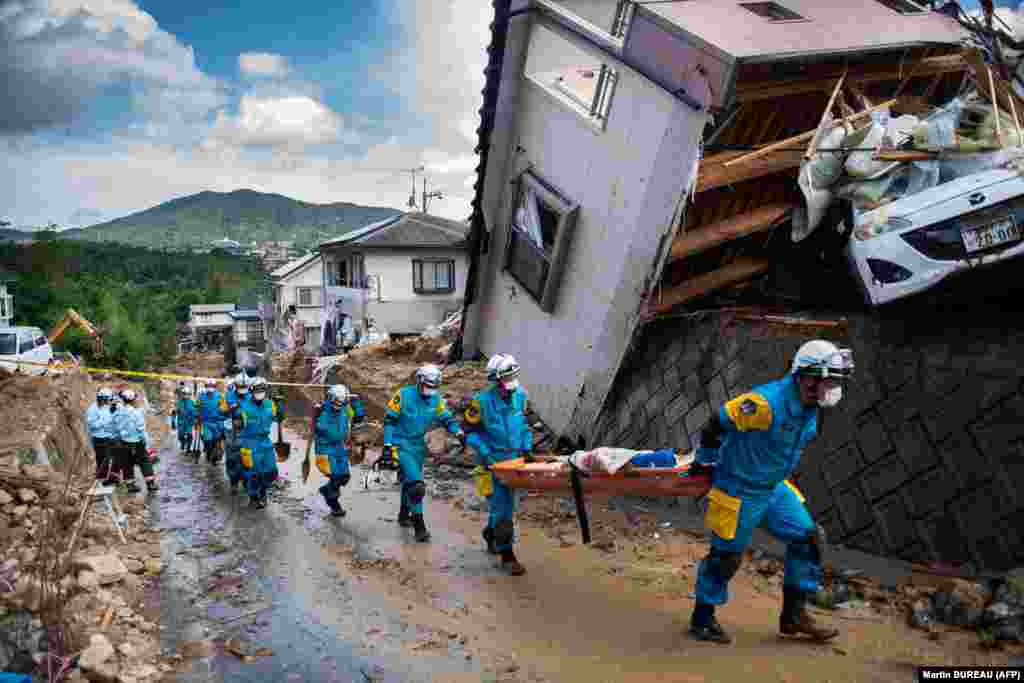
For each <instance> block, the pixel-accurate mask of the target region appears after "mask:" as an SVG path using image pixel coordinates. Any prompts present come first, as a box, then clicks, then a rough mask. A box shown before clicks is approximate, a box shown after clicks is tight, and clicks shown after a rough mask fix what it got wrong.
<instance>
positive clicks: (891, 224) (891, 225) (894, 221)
mask: <svg viewBox="0 0 1024 683" xmlns="http://www.w3.org/2000/svg"><path fill="white" fill-rule="evenodd" d="M913 225H914V222H913V221H910V220H907V219H906V218H899V217H898V216H893V217H891V218H887V219H886V220H884V221H881V220H874V221H872V220H869V221H868V222H866V223H864V224H863V225H861V226H858V227H857V228H856V229H854V231H853V236H854V237H856V238H857V239H859V240H861V241H862V242H863V241H865V240H869V239H872V238H874V237H878V236H879V235H884V234H886V233H887V232H892V231H893V230H903V229H905V228H909V227H912V226H913Z"/></svg>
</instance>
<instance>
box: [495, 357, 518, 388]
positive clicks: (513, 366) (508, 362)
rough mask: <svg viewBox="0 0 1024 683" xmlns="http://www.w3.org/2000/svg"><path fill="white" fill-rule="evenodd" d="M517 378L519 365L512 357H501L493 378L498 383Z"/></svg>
mask: <svg viewBox="0 0 1024 683" xmlns="http://www.w3.org/2000/svg"><path fill="white" fill-rule="evenodd" d="M518 376H519V363H517V362H516V359H515V357H513V356H502V358H501V360H500V361H498V365H497V367H496V368H495V369H494V378H495V379H497V380H498V381H499V382H502V381H509V380H512V379H513V378H515V377H518Z"/></svg>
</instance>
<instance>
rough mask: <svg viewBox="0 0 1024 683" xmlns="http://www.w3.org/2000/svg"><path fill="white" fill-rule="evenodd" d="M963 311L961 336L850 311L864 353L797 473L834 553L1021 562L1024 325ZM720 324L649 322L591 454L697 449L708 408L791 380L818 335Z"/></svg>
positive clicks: (858, 350) (938, 324) (939, 326)
mask: <svg viewBox="0 0 1024 683" xmlns="http://www.w3.org/2000/svg"><path fill="white" fill-rule="evenodd" d="M965 316H967V314H966V313H964V314H962V315H961V317H960V326H958V327H955V328H951V327H950V321H951V320H956V318H950V317H946V318H943V319H941V320H927V319H924V320H922V319H914V320H909V319H907V318H903V317H898V316H882V315H878V314H874V313H857V314H854V315H852V316H849V315H848V316H847V317H848V319H849V322H850V324H849V328H848V335H847V338H846V339H839V340H836V341H841V342H843V343H845V344H848V345H850V346H851V347H852V348H853V349H854V353H855V360H856V362H857V371H856V379H855V381H854V382H853V383H852V384H851V385H850V387H849V389H848V391H847V395H846V397H845V398H844V400H843V402H842V403H841V404H840V406H839V407H838V408H836V409H834V410H830V411H828V413H827V414H825V415H824V416H823V418H822V420H821V424H820V430H819V431H820V435H819V438H818V439H817V441H816V442H815V443H813V444H812V445H811V446H810V448H808V450H807V451H806V452H805V453H804V456H803V460H802V461H801V464H800V467H799V469H798V471H797V474H796V477H795V478H796V480H797V482H798V485H799V486H800V487H801V489H802V490H803V492H804V493H805V494H806V496H807V499H808V505H809V506H810V509H811V512H812V514H813V515H814V516H815V518H816V519H817V520H818V521H819V522H820V523H821V524H822V525H823V526H824V527H825V528H826V530H827V532H828V535H829V539H830V541H831V542H832V543H838V544H842V545H846V546H848V547H852V548H855V549H858V550H862V551H865V552H870V553H875V554H884V555H890V556H897V557H900V558H903V559H907V560H911V561H945V562H953V563H964V564H969V565H973V566H974V567H976V568H982V569H988V570H1000V569H1006V568H1010V567H1014V566H1020V565H1021V564H1024V524H1022V523H1021V520H1024V326H1021V327H1022V329H1015V328H1013V327H1009V326H1007V325H1006V324H1005V322H1003V323H1001V322H999V320H1000V319H999V318H998V317H989V318H987V319H985V320H982V319H971V318H969V317H965ZM933 317H941V316H933ZM1015 319H1017V320H1019V317H1018V318H1015ZM1002 320H1003V321H1005V320H1006V318H1003V319H1002ZM724 322H725V321H724V320H723V318H722V317H721V316H711V317H705V318H683V319H676V320H666V321H658V322H654V323H651V324H649V325H648V326H647V327H646V328H644V329H643V330H642V331H641V333H640V334H639V336H638V338H637V340H636V344H635V346H634V348H633V350H631V352H630V354H629V356H628V357H627V360H626V363H625V364H624V365H623V368H622V369H621V371H620V373H619V376H618V377H617V379H616V382H615V385H614V389H613V391H612V393H611V395H610V396H609V398H608V400H607V401H606V404H605V406H604V408H603V410H602V413H601V416H600V417H599V419H598V422H597V425H596V429H595V433H594V435H593V436H594V438H593V439H588V441H587V444H588V445H615V446H621V447H625V448H654V447H676V448H681V449H688V448H690V447H691V446H693V445H695V444H696V443H697V434H698V432H699V430H700V428H701V427H702V426H703V424H704V423H705V421H706V420H707V419H708V417H709V416H710V415H711V411H712V410H715V409H717V407H718V406H719V405H720V404H721V402H722V401H723V400H724V399H726V398H727V397H730V396H734V395H736V394H738V393H741V392H743V391H746V390H748V389H750V388H752V387H753V386H756V385H757V384H761V383H764V382H767V381H771V380H773V379H776V378H778V377H779V376H781V375H782V374H783V373H784V372H785V371H786V369H787V367H788V364H789V362H790V359H791V358H792V355H793V353H794V352H795V351H796V349H797V348H798V346H799V345H800V344H801V343H802V342H803V341H805V340H806V338H807V337H806V336H805V335H803V334H800V335H799V336H798V335H797V334H788V333H783V335H782V336H780V335H779V334H771V335H768V334H766V330H765V329H763V328H759V327H757V326H756V325H754V324H752V323H748V322H735V324H734V325H733V326H731V327H729V326H726V325H724V324H723V323H724Z"/></svg>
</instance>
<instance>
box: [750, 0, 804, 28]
mask: <svg viewBox="0 0 1024 683" xmlns="http://www.w3.org/2000/svg"><path fill="white" fill-rule="evenodd" d="M739 6H740V7H742V8H743V9H745V10H747V11H748V12H750V13H752V14H756V15H757V16H759V17H761V18H762V19H764V20H765V21H770V22H771V23H773V24H795V23H797V22H801V21H810V19H808V18H807V17H805V16H802V15H801V14H800V13H799V12H794V11H793V10H791V9H789V8H788V7H786V6H785V5H783V4H782V3H779V2H775V1H774V0H769V1H768V2H741V3H739ZM771 12H779V13H781V14H783V15H787V16H786V18H784V19H776V18H774V17H773V16H771V14H770V13H771Z"/></svg>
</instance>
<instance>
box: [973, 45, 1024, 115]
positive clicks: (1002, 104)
mask: <svg viewBox="0 0 1024 683" xmlns="http://www.w3.org/2000/svg"><path fill="white" fill-rule="evenodd" d="M965 59H966V60H967V63H968V64H970V65H971V68H972V69H974V76H975V78H974V80H975V83H976V85H977V86H978V90H979V91H980V92H981V94H982V95H984V96H985V97H986V98H988V100H989V102H992V103H993V104H994V105H996V106H997V107H999V108H1002V109H1004V110H1006V111H1010V98H1011V97H1013V98H1016V99H1017V102H1018V103H1020V104H1024V100H1021V99H1020V98H1019V97H1017V96H1016V94H1015V93H1013V92H1012V88H1003V87H995V88H993V86H992V85H990V81H989V79H988V78H986V72H987V71H988V66H987V65H986V64H985V59H984V58H983V57H982V56H981V53H980V52H978V51H977V50H968V51H966V52H965ZM994 80H997V81H998V85H999V86H1002V85H1003V81H1002V79H1001V78H998V77H996V78H995V79H994ZM993 90H994V92H993ZM996 120H997V121H998V120H999V118H998V117H996Z"/></svg>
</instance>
